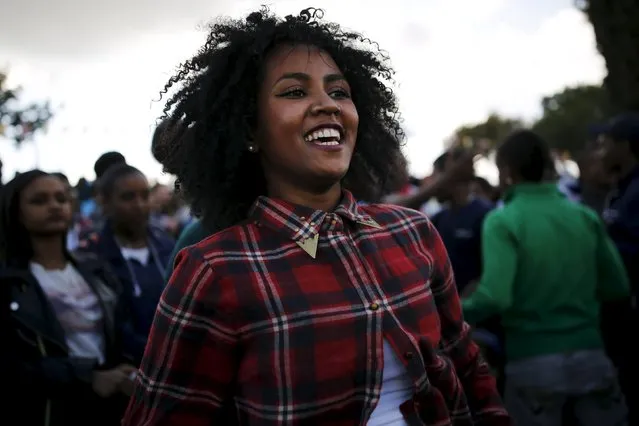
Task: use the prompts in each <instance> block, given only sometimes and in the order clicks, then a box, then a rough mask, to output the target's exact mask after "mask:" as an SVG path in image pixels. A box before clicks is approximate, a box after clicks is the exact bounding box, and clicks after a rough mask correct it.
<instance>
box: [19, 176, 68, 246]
mask: <svg viewBox="0 0 639 426" xmlns="http://www.w3.org/2000/svg"><path fill="white" fill-rule="evenodd" d="M19 203H20V221H21V222H22V224H23V225H24V227H25V228H26V230H27V231H28V232H29V233H30V234H31V235H41V236H50V235H56V234H62V233H65V232H67V230H68V229H69V227H70V226H71V220H72V211H71V199H70V197H69V191H68V188H67V187H66V185H65V184H64V183H63V182H62V181H61V180H60V179H59V178H57V177H55V176H42V177H39V178H37V179H35V180H34V181H33V182H31V183H30V184H29V185H27V186H26V187H25V188H24V189H23V190H22V192H21V193H20V202H19Z"/></svg>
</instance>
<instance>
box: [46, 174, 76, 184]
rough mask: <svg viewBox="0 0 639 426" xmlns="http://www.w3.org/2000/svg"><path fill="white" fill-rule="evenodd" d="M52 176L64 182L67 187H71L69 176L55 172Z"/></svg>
mask: <svg viewBox="0 0 639 426" xmlns="http://www.w3.org/2000/svg"><path fill="white" fill-rule="evenodd" d="M51 176H55V177H57V178H58V179H60V180H61V181H62V182H64V183H65V184H67V185H71V182H70V181H69V178H68V177H67V175H65V174H64V173H62V172H53V173H51Z"/></svg>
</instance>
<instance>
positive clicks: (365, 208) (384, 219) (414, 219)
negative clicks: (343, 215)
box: [359, 203, 430, 226]
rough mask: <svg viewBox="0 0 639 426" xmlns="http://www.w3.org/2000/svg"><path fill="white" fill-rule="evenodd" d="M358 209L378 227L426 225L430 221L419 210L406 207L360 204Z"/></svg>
mask: <svg viewBox="0 0 639 426" xmlns="http://www.w3.org/2000/svg"><path fill="white" fill-rule="evenodd" d="M359 209H360V211H361V212H362V213H364V214H365V216H370V218H371V219H373V220H375V222H377V223H378V224H379V225H380V226H383V225H393V224H398V223H402V224H406V223H408V222H410V223H411V224H413V225H415V226H418V225H428V224H430V220H429V218H428V216H426V214H424V213H422V212H420V211H419V210H414V209H409V208H407V207H402V206H397V205H395V204H377V203H371V204H368V203H366V204H363V203H360V205H359Z"/></svg>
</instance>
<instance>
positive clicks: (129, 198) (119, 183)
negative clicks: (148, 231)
mask: <svg viewBox="0 0 639 426" xmlns="http://www.w3.org/2000/svg"><path fill="white" fill-rule="evenodd" d="M149 192H150V190H149V182H148V181H147V180H146V177H144V175H142V174H140V173H130V174H127V175H124V176H122V177H120V178H119V179H117V180H116V181H115V184H114V186H113V191H112V192H111V195H110V196H109V197H108V198H107V199H105V200H104V202H105V208H106V211H107V215H108V216H109V217H110V218H111V219H112V220H113V221H114V222H116V223H118V224H120V225H123V226H125V228H126V229H142V228H146V226H147V225H148V222H149V214H150V203H149Z"/></svg>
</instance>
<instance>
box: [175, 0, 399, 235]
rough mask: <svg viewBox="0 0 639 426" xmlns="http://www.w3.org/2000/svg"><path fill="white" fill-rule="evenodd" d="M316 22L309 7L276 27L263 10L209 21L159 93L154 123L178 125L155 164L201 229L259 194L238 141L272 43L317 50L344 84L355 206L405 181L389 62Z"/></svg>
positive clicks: (251, 164) (349, 35)
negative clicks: (158, 119)
mask: <svg viewBox="0 0 639 426" xmlns="http://www.w3.org/2000/svg"><path fill="white" fill-rule="evenodd" d="M322 17H323V11H322V10H320V9H313V8H310V9H305V10H303V11H302V12H301V13H300V14H299V15H298V16H287V17H286V18H284V19H281V18H277V17H276V16H274V15H272V14H271V13H270V12H269V10H268V9H267V8H265V7H263V8H262V9H261V10H259V11H257V12H253V13H251V14H249V15H248V17H246V18H245V19H241V20H233V19H225V20H222V21H218V22H216V23H214V24H212V25H211V26H210V33H209V35H208V38H207V41H206V43H205V44H204V46H203V47H202V48H201V49H200V50H199V52H198V53H197V54H196V55H195V56H194V57H193V58H191V59H190V60H188V61H186V62H184V63H183V64H182V65H181V66H180V67H179V69H178V71H177V73H176V74H175V75H174V76H173V77H172V78H171V79H170V80H169V82H168V83H167V84H166V86H165V88H164V90H163V91H162V95H165V94H167V93H168V92H169V91H172V92H173V93H174V94H173V95H172V96H170V97H169V99H168V100H167V102H166V105H165V107H164V116H163V117H162V119H165V120H167V119H168V120H170V121H171V122H173V123H180V125H179V126H178V127H179V129H175V130H174V131H173V132H171V136H170V140H168V141H165V143H166V145H165V146H166V149H167V150H168V152H167V153H166V156H165V157H164V158H163V165H164V168H165V171H167V172H168V173H171V174H174V175H176V176H177V180H178V183H177V185H178V187H179V188H180V190H181V192H182V194H183V196H184V197H185V198H186V200H187V201H188V202H189V203H190V204H191V205H192V208H193V210H194V211H195V213H196V214H198V215H200V216H201V217H202V220H203V222H204V224H205V225H206V226H211V227H215V228H217V229H219V228H223V227H227V226H231V225H234V224H236V223H238V222H240V221H242V220H245V219H246V216H247V213H248V210H249V208H250V206H251V205H252V203H253V202H254V201H255V199H256V198H257V197H258V196H260V195H265V194H266V184H265V181H264V180H265V178H264V174H263V171H262V167H261V164H260V162H259V158H258V156H256V155H251V154H250V153H249V152H248V151H247V141H249V140H250V137H251V134H252V131H253V129H254V128H255V125H256V116H257V111H256V110H257V94H258V90H259V86H260V81H261V77H262V71H263V65H264V62H265V58H266V57H267V55H268V54H269V52H270V51H272V49H273V48H274V47H276V46H278V45H281V44H292V45H310V46H315V47H317V48H319V49H322V50H324V51H325V52H327V53H328V54H329V55H330V56H331V57H332V58H333V60H334V61H335V63H336V64H337V65H338V67H339V68H340V70H341V71H342V73H343V74H344V76H345V77H346V80H347V81H348V83H349V85H350V86H351V90H352V99H353V102H354V104H355V106H356V108H357V112H358V114H359V131H358V135H357V143H356V147H355V151H354V153H353V158H352V160H351V164H350V168H349V171H348V173H347V175H346V176H345V178H344V180H343V186H344V187H345V188H347V189H349V190H350V191H352V192H353V194H354V195H355V196H356V197H357V198H359V199H360V200H366V201H377V200H379V199H380V197H381V196H382V195H385V194H388V193H390V192H392V191H394V190H396V189H397V188H398V186H399V185H401V184H403V182H404V181H405V180H406V176H407V174H406V160H405V158H404V156H403V154H402V151H401V145H402V141H403V139H404V133H403V130H402V128H401V126H400V121H399V114H398V107H397V100H396V98H395V95H394V93H393V91H392V90H391V89H390V88H389V87H388V86H387V85H386V82H389V81H392V76H393V70H392V68H391V67H390V65H389V64H388V57H387V56H386V54H385V53H384V52H382V51H381V50H380V49H379V47H378V45H377V44H375V43H374V42H372V41H370V40H368V39H367V38H365V37H363V36H362V35H360V34H357V33H353V32H347V31H344V30H342V29H341V28H340V27H339V26H338V25H337V24H334V23H326V22H322Z"/></svg>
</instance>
